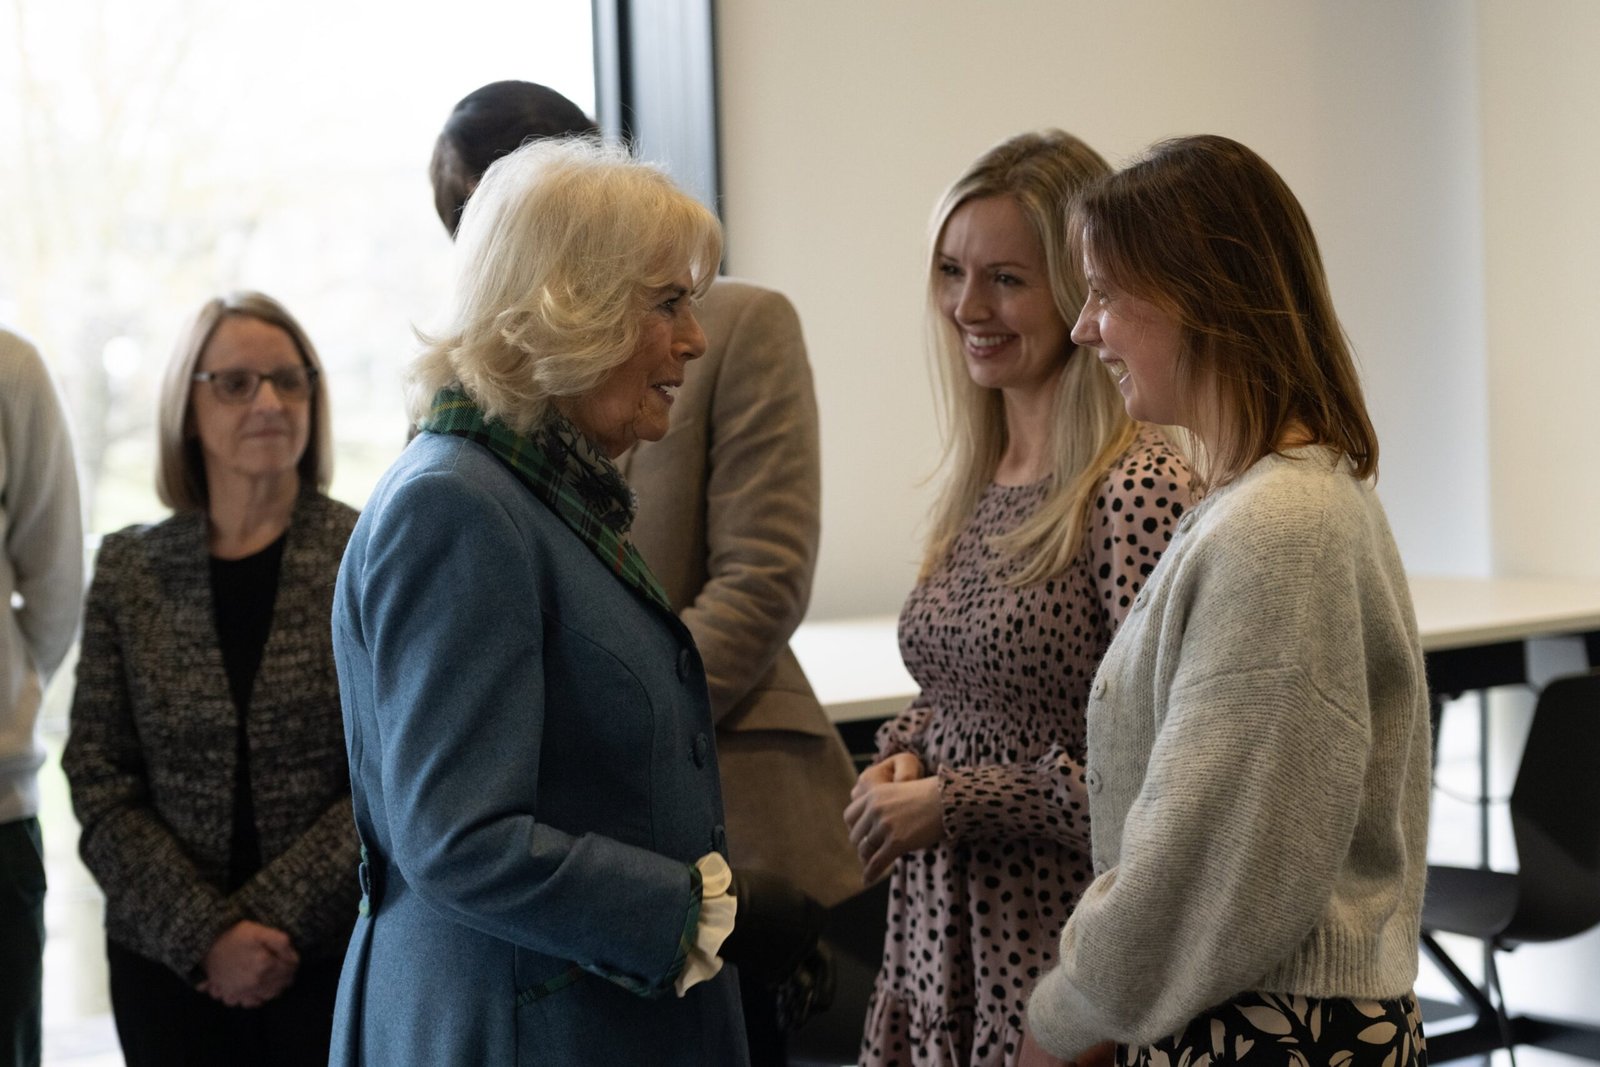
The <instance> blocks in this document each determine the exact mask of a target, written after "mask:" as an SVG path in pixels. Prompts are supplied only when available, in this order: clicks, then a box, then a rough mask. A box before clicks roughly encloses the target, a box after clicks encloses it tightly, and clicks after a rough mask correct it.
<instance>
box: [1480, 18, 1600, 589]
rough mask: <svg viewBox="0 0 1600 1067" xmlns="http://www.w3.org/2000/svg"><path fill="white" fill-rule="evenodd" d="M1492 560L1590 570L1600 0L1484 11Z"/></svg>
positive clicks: (1599, 367)
mask: <svg viewBox="0 0 1600 1067" xmlns="http://www.w3.org/2000/svg"><path fill="white" fill-rule="evenodd" d="M1482 7H1483V19H1482V34H1481V37H1482V71H1483V83H1482V84H1483V89H1482V93H1483V105H1484V106H1483V146H1484V147H1483V159H1484V167H1483V170H1484V178H1483V186H1484V203H1485V219H1486V225H1485V242H1486V243H1485V247H1486V262H1487V264H1488V270H1487V293H1488V299H1487V307H1488V338H1489V349H1490V351H1491V352H1493V353H1494V358H1493V360H1492V361H1491V365H1490V373H1489V382H1488V395H1489V411H1490V420H1491V421H1490V426H1491V434H1490V441H1491V443H1492V451H1491V454H1492V457H1493V458H1492V462H1491V465H1490V476H1491V479H1492V483H1491V484H1492V485H1493V511H1492V516H1493V522H1492V529H1493V535H1494V565H1495V570H1496V571H1497V572H1498V573H1504V574H1513V575H1540V574H1558V575H1559V574H1582V575H1590V576H1597V575H1600V475H1597V474H1596V473H1595V472H1594V470H1593V469H1592V468H1591V467H1590V466H1589V464H1590V463H1591V462H1592V459H1591V457H1592V455H1593V443H1594V439H1595V426H1596V423H1597V421H1600V420H1597V416H1600V65H1597V64H1596V62H1595V56H1596V53H1597V49H1600V4H1595V3H1593V2H1592V0H1527V2H1524V3H1517V2H1512V0H1495V2H1485V3H1483V5H1482Z"/></svg>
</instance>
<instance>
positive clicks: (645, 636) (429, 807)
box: [332, 434, 746, 1067]
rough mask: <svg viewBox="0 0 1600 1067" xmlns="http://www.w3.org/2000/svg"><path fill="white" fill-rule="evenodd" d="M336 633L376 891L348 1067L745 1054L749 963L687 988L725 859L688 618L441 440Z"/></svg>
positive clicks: (351, 552)
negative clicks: (678, 978)
mask: <svg viewBox="0 0 1600 1067" xmlns="http://www.w3.org/2000/svg"><path fill="white" fill-rule="evenodd" d="M333 642H334V654H335V658H336V660H337V664H338V670H339V688H340V695H341V697H342V700H343V705H344V717H345V733H346V738H347V743H348V746H349V752H350V778H351V784H352V788H353V792H354V808H355V818H356V826H357V829H358V830H359V831H360V835H361V839H362V842H363V845H364V847H365V849H366V850H367V862H366V864H365V865H364V867H363V881H364V883H365V884H366V885H367V886H368V893H367V899H366V902H365V903H364V904H363V911H364V912H365V914H363V915H362V917H361V918H360V920H359V921H358V922H357V924H356V929H355V933H354V935H353V937H352V938H351V942H350V948H349V951H348V953H347V955H346V957H345V965H344V973H343V975H342V978H341V981H340V986H339V1000H338V1010H337V1013H336V1017H335V1022H334V1040H333V1055H332V1063H333V1065H335V1067H344V1065H354V1064H364V1065H382V1067H406V1065H410V1064H416V1065H424V1064H426V1065H435V1064H458V1063H459V1064H475V1065H480V1064H481V1065H498V1064H518V1065H525V1064H553V1065H562V1067H566V1065H582V1064H604V1065H606V1067H621V1065H624V1064H634V1063H652V1064H684V1065H689V1064H694V1065H697V1067H698V1065H701V1064H743V1063H745V1062H746V1053H745V1049H744V1033H743V1022H742V1018H741V1015H740V1011H739V1005H738V992H737V987H736V984H735V982H734V980H733V975H732V972H731V970H729V969H725V970H724V971H723V972H722V973H721V974H719V975H718V976H717V977H716V978H714V979H712V980H711V981H709V982H705V983H701V984H700V985H697V986H694V987H692V988H691V989H690V990H689V992H688V995H687V996H685V997H682V998H679V997H677V996H676V995H675V994H674V993H673V991H672V989H671V978H670V975H671V972H672V970H673V967H674V965H675V963H676V962H677V960H678V959H679V957H680V952H681V947H682V942H683V938H684V935H685V932H686V923H689V922H691V921H692V919H693V916H694V913H695V911H694V901H695V899H696V898H695V895H694V893H693V890H692V882H691V867H692V865H693V864H694V861H695V860H696V859H697V858H699V857H700V856H703V855H704V854H705V853H707V852H710V851H712V850H717V851H720V852H723V853H724V854H726V842H725V834H724V830H723V822H722V801H721V796H720V793H719V791H718V784H717V764H716V753H715V750H714V747H713V745H712V743H711V734H712V723H711V715H710V711H709V707H708V703H707V697H706V682H705V675H704V671H703V670H702V668H701V665H700V658H699V655H698V654H697V653H696V651H695V649H694V644H693V641H692V640H691V639H690V637H689V634H688V631H687V630H686V629H684V627H683V626H682V625H681V624H680V623H679V622H678V621H677V619H676V618H674V617H673V616H672V615H671V614H670V613H668V612H666V611H664V610H662V609H661V608H659V607H657V606H656V605H654V604H652V603H650V602H649V601H647V600H646V599H645V598H644V596H643V595H642V594H640V593H639V592H637V591H636V590H634V589H633V588H631V587H629V586H627V585H625V584H624V583H623V582H622V581H621V580H620V579H619V578H618V577H617V576H616V575H615V574H614V573H612V571H611V570H610V568H609V567H608V566H607V565H606V564H605V563H603V562H602V561H601V560H600V559H599V558H598V557H597V556H596V555H595V554H594V553H593V552H592V551H591V550H590V549H589V548H588V547H587V546H586V545H585V544H584V543H583V542H582V541H581V540H579V538H578V537H577V535H576V534H574V533H573V532H572V530H570V529H569V528H568V527H567V526H566V525H565V524H564V523H563V522H562V521H561V520H560V519H559V518H558V517H557V516H556V515H555V513H554V512H552V511H551V510H550V509H549V508H548V507H546V506H545V504H544V503H542V502H541V501H540V500H538V499H537V498H536V497H535V496H533V494H532V493H531V492H530V491H529V490H528V489H527V488H526V487H524V486H523V484H522V483H521V482H520V481H518V480H517V478H516V477H515V475H513V474H512V473H511V471H510V470H508V469H507V468H506V467H505V466H503V465H502V464H501V463H500V461H498V460H497V459H495V458H494V457H493V456H492V455H491V454H490V453H489V452H488V451H487V450H486V449H484V448H483V447H482V446H480V445H478V444H476V443H473V442H470V441H467V440H464V439H462V438H457V437H449V436H442V435H436V434H423V435H422V436H420V437H419V438H417V440H416V441H414V442H413V443H412V444H411V446H410V447H409V448H407V449H406V451H405V453H404V454H403V455H402V456H401V458H400V460H399V461H398V462H397V463H396V464H395V465H394V467H393V468H391V470H390V471H389V472H388V474H386V475H385V476H384V478H383V480H382V481H381V482H380V483H379V484H378V487H377V488H376V489H375V490H374V492H373V495H372V498H371V500H370V501H369V503H368V506H367V508H366V511H365V512H364V513H363V515H362V517H361V520H360V522H359V523H357V525H356V529H355V532H354V533H353V534H352V535H351V538H350V545H349V549H348V551H347V552H346V554H345V558H344V564H343V566H342V568H341V569H340V572H339V581H338V586H337V588H336V590H335V593H334V608H333ZM688 933H689V934H690V935H691V936H692V933H693V931H692V928H689V929H688ZM602 975H604V976H605V977H602ZM617 979H621V981H618V980H617ZM628 985H632V986H634V987H635V988H638V987H648V988H649V989H651V990H653V991H654V995H642V994H640V993H638V992H634V991H630V989H629V988H628V987H627V986H628Z"/></svg>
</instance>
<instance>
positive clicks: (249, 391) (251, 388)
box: [194, 367, 317, 404]
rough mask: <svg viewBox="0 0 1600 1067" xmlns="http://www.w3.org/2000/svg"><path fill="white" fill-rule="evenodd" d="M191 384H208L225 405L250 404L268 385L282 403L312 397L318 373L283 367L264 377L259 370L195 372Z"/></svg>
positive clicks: (240, 369)
mask: <svg viewBox="0 0 1600 1067" xmlns="http://www.w3.org/2000/svg"><path fill="white" fill-rule="evenodd" d="M194 380H195V381H197V382H210V383H211V392H212V393H214V394H215V395H216V398H217V399H218V400H220V401H222V402H223V403H224V404H248V403H250V401H252V400H254V399H255V398H256V393H257V392H259V391H260V389H261V383H262V382H271V383H272V389H273V391H274V392H276V393H277V394H278V396H279V397H280V398H282V399H284V400H304V399H305V398H306V397H308V396H310V395H311V386H312V384H313V383H315V382H316V380H317V370H316V368H315V367H284V368H283V369H282V370H275V371H270V372H268V373H265V374H263V373H262V372H261V371H258V370H245V369H244V368H243V367H235V368H229V369H228V370H200V371H195V372H194Z"/></svg>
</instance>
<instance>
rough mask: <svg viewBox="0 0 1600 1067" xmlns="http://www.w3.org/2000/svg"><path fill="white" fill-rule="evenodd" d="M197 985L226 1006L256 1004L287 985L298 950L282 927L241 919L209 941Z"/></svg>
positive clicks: (293, 972)
mask: <svg viewBox="0 0 1600 1067" xmlns="http://www.w3.org/2000/svg"><path fill="white" fill-rule="evenodd" d="M201 967H202V969H203V970H204V971H205V973H206V979H205V981H203V982H201V983H200V985H199V986H197V987H196V988H198V989H199V990H200V992H202V993H207V994H209V995H211V996H213V997H215V998H216V999H217V1000H220V1001H222V1003H224V1004H226V1005H228V1006H229V1007H230V1008H259V1007H261V1005H263V1004H265V1003H266V1002H267V1001H269V1000H271V999H272V998H274V997H276V996H278V995H279V994H281V993H282V992H283V991H284V990H285V989H288V988H289V986H290V984H291V983H292V982H293V981H294V976H295V972H296V971H297V970H299V967H300V954H299V953H298V952H296V951H295V950H294V945H293V944H292V943H291V942H290V940H289V935H288V934H286V933H284V932H283V931H282V930H277V929H274V928H273V927H270V926H263V925H262V924H261V923H258V922H252V921H250V920H249V919H245V920H243V921H241V922H238V923H235V924H234V925H233V926H231V927H229V928H228V929H227V931H225V932H224V933H223V935H222V936H221V937H219V938H217V940H216V941H215V942H214V943H213V944H212V946H211V948H210V950H209V951H207V952H206V958H205V960H204V961H203V963H202V964H201Z"/></svg>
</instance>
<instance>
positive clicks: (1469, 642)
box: [1410, 574, 1600, 652]
mask: <svg viewBox="0 0 1600 1067" xmlns="http://www.w3.org/2000/svg"><path fill="white" fill-rule="evenodd" d="M1410 583H1411V600H1412V603H1413V604H1415V605H1416V609H1417V631H1418V635H1419V636H1420V637H1421V638H1422V647H1423V650H1424V651H1427V652H1443V651H1445V650H1447V649H1452V648H1473V647H1476V646H1479V645H1492V644H1496V643H1498V642H1501V641H1521V640H1525V639H1527V638H1530V637H1551V636H1555V635H1559V634H1577V633H1584V632H1586V631H1588V630H1600V581H1596V580H1594V579H1581V578H1575V579H1559V578H1443V577H1433V576H1429V575H1417V574H1413V575H1411V576H1410Z"/></svg>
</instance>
